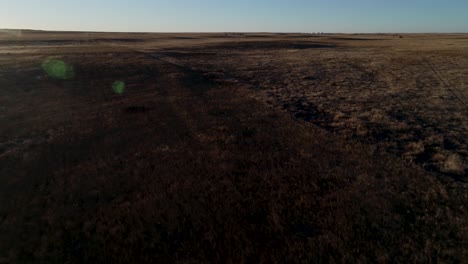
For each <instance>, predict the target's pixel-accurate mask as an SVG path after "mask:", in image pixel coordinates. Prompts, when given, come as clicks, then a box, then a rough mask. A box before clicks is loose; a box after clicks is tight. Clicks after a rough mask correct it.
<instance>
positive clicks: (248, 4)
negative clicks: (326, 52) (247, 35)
mask: <svg viewBox="0 0 468 264" xmlns="http://www.w3.org/2000/svg"><path fill="white" fill-rule="evenodd" d="M0 28H30V29H45V30H89V31H137V32H142V31H148V32H224V31H241V32H259V31H262V32H263V31H268V32H314V31H323V32H468V0H445V1H443V0H440V1H436V0H308V1H306V0H283V1H280V0H269V1H268V0H229V1H225V0H0Z"/></svg>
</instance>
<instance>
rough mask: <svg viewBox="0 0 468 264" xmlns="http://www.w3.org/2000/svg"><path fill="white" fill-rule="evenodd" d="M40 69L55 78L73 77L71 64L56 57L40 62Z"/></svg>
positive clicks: (66, 78)
mask: <svg viewBox="0 0 468 264" xmlns="http://www.w3.org/2000/svg"><path fill="white" fill-rule="evenodd" d="M42 69H43V70H44V71H45V72H46V73H47V75H49V76H50V77H52V78H55V79H60V80H69V79H72V78H74V77H75V71H74V69H73V66H72V65H70V64H67V63H65V62H64V61H61V60H58V59H47V60H46V61H44V62H43V63H42Z"/></svg>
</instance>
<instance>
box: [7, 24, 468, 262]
mask: <svg viewBox="0 0 468 264" xmlns="http://www.w3.org/2000/svg"><path fill="white" fill-rule="evenodd" d="M467 78H468V35H466V34H372V35H363V34H353V35H344V34H323V35H311V34H266V33H265V34H263V33H255V34H254V33H250V34H224V33H218V34H215V33H211V34H208V33H207V34H149V33H148V34H147V33H133V34H130V33H87V32H44V31H20V30H4V31H0V263H84V262H86V263H103V262H108V263H142V262H162V263H207V262H210V263H220V262H221V263H224V262H225V263H311V262H312V263H315V262H316V263H347V262H351V263H389V262H399V263H413V262H414V263H430V262H434V263H439V262H441V263H463V262H464V261H466V259H467V258H468V252H467V248H468V213H467V210H466V204H467V202H468V192H467V190H466V187H467V185H466V180H467V178H466V177H467V174H468V145H467V144H468V143H467V138H468V79H467Z"/></svg>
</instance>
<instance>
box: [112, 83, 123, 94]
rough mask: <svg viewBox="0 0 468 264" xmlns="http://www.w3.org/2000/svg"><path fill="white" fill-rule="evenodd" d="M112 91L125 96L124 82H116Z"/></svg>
mask: <svg viewBox="0 0 468 264" xmlns="http://www.w3.org/2000/svg"><path fill="white" fill-rule="evenodd" d="M112 89H113V90H114V92H115V93H116V94H123V93H124V91H125V83H124V82H122V81H116V82H114V84H112Z"/></svg>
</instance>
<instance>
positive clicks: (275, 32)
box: [0, 28, 468, 35]
mask: <svg viewBox="0 0 468 264" xmlns="http://www.w3.org/2000/svg"><path fill="white" fill-rule="evenodd" d="M1 31H40V32H63V33H117V34H216V33H218V34H226V33H234V34H236V33H244V34H317V33H319V34H369V35H372V34H468V32H456V31H454V32H437V31H419V32H396V31H395V32H391V31H388V32H324V31H311V32H302V31H283V32H282V31H101V30H60V29H33V28H0V32H1Z"/></svg>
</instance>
